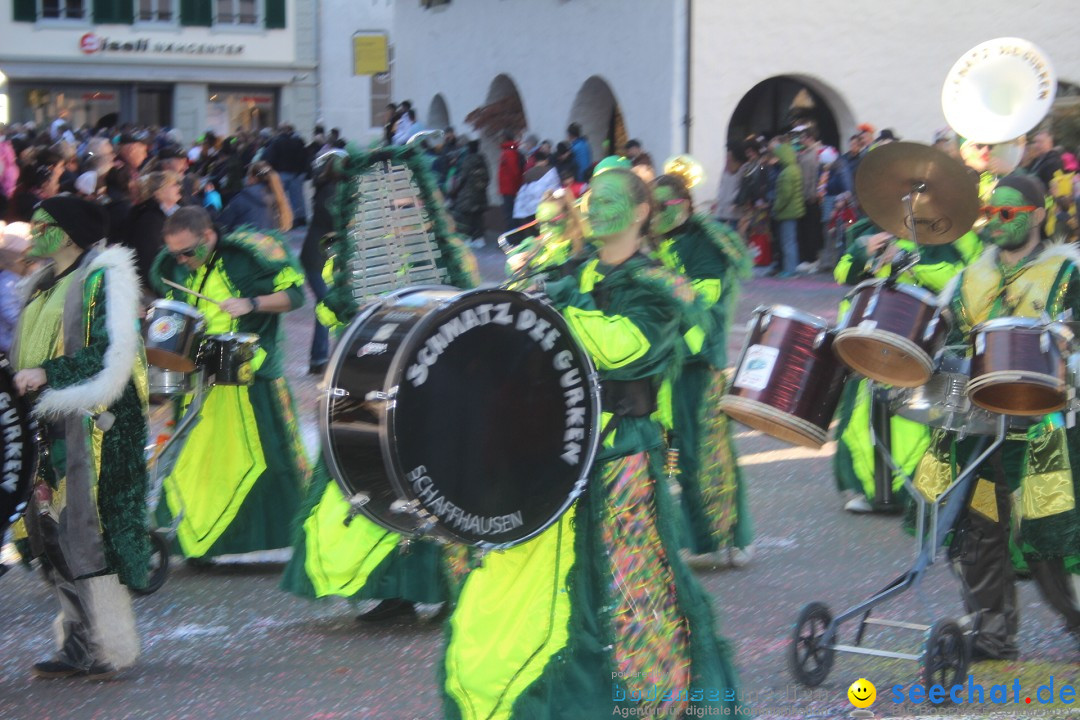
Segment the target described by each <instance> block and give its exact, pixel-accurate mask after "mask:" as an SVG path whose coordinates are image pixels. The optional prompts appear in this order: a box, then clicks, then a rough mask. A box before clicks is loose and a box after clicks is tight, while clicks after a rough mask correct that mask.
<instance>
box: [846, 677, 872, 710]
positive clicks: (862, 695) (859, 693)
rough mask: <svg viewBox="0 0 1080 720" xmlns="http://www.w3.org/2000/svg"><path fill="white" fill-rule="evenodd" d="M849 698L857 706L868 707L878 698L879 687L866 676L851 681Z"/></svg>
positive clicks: (848, 692)
mask: <svg viewBox="0 0 1080 720" xmlns="http://www.w3.org/2000/svg"><path fill="white" fill-rule="evenodd" d="M847 697H848V700H850V701H851V704H852V705H854V706H855V707H857V708H868V707H870V706H871V705H873V704H874V700H876V699H877V688H875V687H874V685H873V683H871V682H870V681H869V680H867V679H866V678H859V679H858V680H856V681H855V682H853V683H851V687H849V688H848V691H847Z"/></svg>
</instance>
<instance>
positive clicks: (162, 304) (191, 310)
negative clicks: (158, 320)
mask: <svg viewBox="0 0 1080 720" xmlns="http://www.w3.org/2000/svg"><path fill="white" fill-rule="evenodd" d="M157 308H163V309H165V310H172V311H173V312H178V313H180V314H182V315H187V316H188V317H190V318H191V319H193V320H203V321H205V320H206V316H204V315H203V314H202V312H200V311H199V309H198V308H197V307H195V306H194V305H190V304H188V303H186V302H184V301H183V300H169V299H168V298H159V299H158V300H155V301H154V302H152V303H150V310H151V311H152V310H155V309H157Z"/></svg>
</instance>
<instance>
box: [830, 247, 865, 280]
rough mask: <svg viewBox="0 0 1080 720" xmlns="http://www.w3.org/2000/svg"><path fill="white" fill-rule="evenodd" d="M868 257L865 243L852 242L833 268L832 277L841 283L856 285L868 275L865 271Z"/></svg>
mask: <svg viewBox="0 0 1080 720" xmlns="http://www.w3.org/2000/svg"><path fill="white" fill-rule="evenodd" d="M869 260H870V257H869V256H868V255H867V254H866V243H861V242H853V243H851V244H850V246H849V248H848V251H847V252H846V253H844V254H843V255H842V256H841V257H840V261H839V262H838V263H836V268H835V269H834V270H833V278H835V279H836V282H838V283H840V284H841V285H858V284H859V283H860V282H862V281H863V280H865V279H867V278H868V277H870V275H869V274H868V273H867V272H866V263H867V262H868V261H869Z"/></svg>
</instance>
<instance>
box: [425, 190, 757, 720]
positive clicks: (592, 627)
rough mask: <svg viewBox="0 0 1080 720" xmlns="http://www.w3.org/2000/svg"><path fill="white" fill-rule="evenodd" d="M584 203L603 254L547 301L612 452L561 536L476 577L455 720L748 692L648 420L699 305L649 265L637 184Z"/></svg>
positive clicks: (451, 678) (669, 709) (673, 704)
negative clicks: (586, 358)
mask: <svg viewBox="0 0 1080 720" xmlns="http://www.w3.org/2000/svg"><path fill="white" fill-rule="evenodd" d="M587 197H588V200H587V210H586V220H587V221H588V224H589V226H590V227H591V229H592V232H593V235H594V236H595V237H594V239H596V240H598V241H599V242H600V248H599V250H598V251H597V253H596V255H594V256H593V257H591V258H590V259H587V260H586V261H585V262H580V263H574V264H573V266H572V267H573V271H572V273H571V274H569V275H568V276H567V277H565V278H562V279H560V280H558V281H554V282H551V283H549V284H548V285H547V291H548V294H549V295H550V298H551V300H552V301H553V302H554V304H555V305H556V306H557V307H559V308H561V309H562V312H563V314H564V315H565V317H566V319H567V322H568V324H569V325H570V327H571V328H572V329H573V330H574V332H575V335H576V336H577V337H578V338H579V339H580V340H581V342H582V344H583V345H584V346H585V347H586V348H587V349H588V351H589V354H590V355H591V356H592V357H593V361H594V362H595V364H596V366H597V369H598V370H599V373H600V379H601V383H602V385H603V386H604V393H605V396H606V402H605V403H604V406H603V409H604V411H605V412H604V413H603V419H604V423H605V429H604V433H605V434H604V436H603V440H602V442H601V449H600V451H599V453H598V455H597V461H596V463H595V464H594V465H593V470H592V473H591V476H590V484H589V486H588V488H587V489H586V492H585V494H584V495H583V496H582V497H581V498H580V499H579V500H578V502H577V503H576V504H575V505H574V507H573V508H571V509H570V510H569V511H567V512H566V513H565V514H564V515H563V516H562V518H560V520H559V522H557V523H556V524H555V525H553V526H552V527H551V528H549V529H548V530H546V531H545V532H544V533H542V534H540V535H539V536H537V537H536V538H534V539H533V540H530V541H529V542H526V543H523V544H521V545H517V546H515V547H513V548H510V549H509V550H506V551H503V552H493V553H490V554H488V555H487V556H486V557H485V558H484V559H483V564H482V565H481V566H480V567H478V568H476V569H475V570H473V571H472V572H471V573H470V574H469V576H468V578H467V579H466V581H465V584H464V586H463V588H462V590H461V595H460V598H459V602H458V605H457V608H456V609H455V611H454V615H453V616H452V617H451V620H450V637H449V644H448V647H447V650H446V656H445V659H444V663H443V668H442V675H443V677H444V687H443V689H444V692H445V695H446V707H447V716H448V717H455V718H461V717H499V718H513V719H515V720H557V719H561V718H571V717H588V718H597V717H604V716H610V715H611V714H612V709H613V705H614V709H615V710H616V712H618V710H619V708H620V707H622V708H626V709H628V710H632V711H634V712H636V713H637V714H658V715H659V714H662V715H665V716H670V717H676V716H678V717H681V716H682V715H683V713H684V712H686V711H694V710H702V711H703V710H704V707H705V706H708V707H709V709H710V710H712V711H713V712H715V713H717V714H722V712H723V711H724V710H726V711H727V712H728V713H729V714H730V712H731V707H730V705H729V706H726V707H725V706H724V702H723V700H722V699H720V700H719V701H717V700H713V701H712V702H709V701H708V700H709V699H708V698H707V697H706V698H704V701H697V702H694V701H692V700H688V694H690V690H691V688H706V687H708V688H730V689H731V690H732V692H735V688H736V679H735V675H734V671H733V669H732V666H731V659H730V650H729V649H728V646H727V644H726V643H724V642H722V641H721V640H719V639H718V638H717V637H716V635H715V630H714V627H715V626H714V620H713V616H712V612H711V609H710V607H709V598H708V597H707V596H706V595H705V594H704V592H703V591H702V589H701V587H700V586H699V585H698V584H697V582H696V580H695V579H694V578H693V576H692V575H691V574H690V572H689V570H688V569H687V568H686V566H685V565H684V564H683V563H682V561H681V560H680V559H679V557H678V546H677V540H676V538H675V537H673V536H672V526H673V525H672V519H673V516H672V513H673V512H675V509H674V508H672V507H671V504H670V503H671V499H670V495H669V493H668V492H667V488H666V486H665V485H664V483H663V482H662V480H661V477H660V472H659V467H658V465H659V464H660V463H658V461H659V460H660V458H659V452H658V451H659V450H660V449H661V447H662V444H663V440H662V435H661V428H660V425H659V424H658V423H657V422H656V421H654V420H653V419H652V418H651V417H650V415H651V413H652V412H653V410H654V409H655V407H656V406H655V399H656V397H655V392H656V387H657V385H658V384H659V381H660V379H661V378H662V377H663V376H664V375H665V374H666V373H667V372H668V371H670V370H671V369H672V364H673V362H674V361H675V357H676V353H677V349H678V344H679V343H680V342H681V341H682V340H681V337H680V331H679V327H680V324H681V323H682V322H683V321H684V316H685V315H684V314H686V313H690V314H692V311H691V309H690V306H688V305H687V304H686V303H687V302H692V294H691V293H690V292H688V288H687V287H686V286H685V284H684V285H683V286H682V287H681V288H679V287H678V280H677V278H676V277H675V276H672V275H670V274H669V273H667V272H666V271H665V270H664V269H663V268H661V267H658V266H657V265H655V264H654V263H653V262H652V261H650V260H649V259H648V258H647V257H645V256H644V255H643V254H642V253H641V247H642V243H643V236H644V234H645V233H646V231H647V229H648V228H649V216H650V214H651V209H652V203H651V196H650V192H649V188H648V186H647V185H646V184H645V183H644V182H643V181H642V180H641V179H640V178H638V177H637V176H636V175H634V174H633V173H632V172H630V171H629V170H625V169H613V170H608V171H606V172H604V173H602V174H600V175H595V176H594V177H593V182H592V186H591V188H590V191H589V195H588V196H587ZM677 296H678V297H677ZM680 298H681V299H680ZM700 315H701V317H700V321H701V322H703V323H707V322H708V319H707V317H705V316H704V314H703V313H700ZM600 669H605V670H604V672H600ZM608 670H610V671H611V672H612V674H611V675H609V673H608ZM615 673H617V676H616V675H615ZM680 691H681V693H680ZM666 692H669V693H670V694H669V695H668V696H667V699H665V698H664V694H665V693H666ZM672 697H674V698H675V699H671V698H672ZM691 697H692V695H691ZM698 697H702V696H700V695H699V696H698Z"/></svg>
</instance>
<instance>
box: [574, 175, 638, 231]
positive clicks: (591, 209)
mask: <svg viewBox="0 0 1080 720" xmlns="http://www.w3.org/2000/svg"><path fill="white" fill-rule="evenodd" d="M585 218H586V220H587V221H588V223H589V227H591V228H592V232H593V235H595V236H597V237H606V236H608V235H618V234H619V233H621V232H625V231H626V230H627V229H628V228H629V227H630V226H631V225H633V224H634V201H633V198H631V196H630V188H628V187H627V181H626V179H625V178H623V177H620V176H619V173H614V172H606V173H602V174H600V175H596V176H594V177H593V179H592V184H591V185H590V187H589V192H588V194H587V195H586V196H585Z"/></svg>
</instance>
